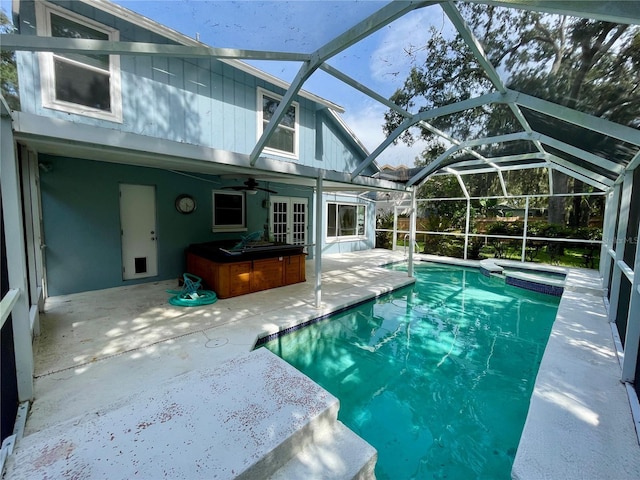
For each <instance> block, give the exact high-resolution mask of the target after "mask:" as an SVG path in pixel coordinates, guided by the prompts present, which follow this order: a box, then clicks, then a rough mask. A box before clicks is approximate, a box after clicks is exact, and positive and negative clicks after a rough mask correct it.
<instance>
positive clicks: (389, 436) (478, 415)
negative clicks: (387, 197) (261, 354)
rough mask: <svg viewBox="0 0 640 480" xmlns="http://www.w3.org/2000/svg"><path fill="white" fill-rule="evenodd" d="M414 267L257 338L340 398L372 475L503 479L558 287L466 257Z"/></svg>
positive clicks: (344, 419) (344, 418)
mask: <svg viewBox="0 0 640 480" xmlns="http://www.w3.org/2000/svg"><path fill="white" fill-rule="evenodd" d="M391 268H394V269H403V268H406V267H404V266H393V267H391ZM414 273H415V276H416V283H415V284H414V285H412V286H410V287H405V288H403V289H400V290H397V291H395V292H392V293H390V294H388V295H385V296H382V297H380V298H378V299H375V300H371V301H368V302H365V303H363V304H360V305H358V306H356V307H354V308H351V309H349V310H347V311H344V312H342V313H339V314H336V315H333V316H331V317H329V318H328V319H326V320H323V321H320V322H318V323H315V324H313V325H310V326H308V327H305V328H302V329H300V330H297V331H295V332H293V333H290V334H288V335H285V336H282V337H280V338H278V339H276V340H273V341H271V342H268V343H266V344H265V346H266V347H267V348H268V349H269V350H271V351H273V352H274V353H276V354H277V355H279V356H280V357H282V358H283V359H285V360H286V361H287V362H289V363H291V364H292V365H294V366H295V367H296V368H298V369H299V370H301V371H302V372H304V373H305V374H307V375H308V376H309V377H311V378H312V379H313V380H315V381H316V382H317V383H319V384H320V385H322V386H323V387H324V388H326V389H327V390H328V391H330V392H331V393H332V394H334V395H335V396H336V397H338V398H339V399H340V412H339V415H338V418H339V419H340V420H341V421H342V422H344V423H345V424H346V425H347V426H348V427H349V428H351V429H352V430H353V431H355V432H356V433H357V434H359V435H360V436H361V437H363V438H364V439H365V440H367V441H368V442H369V443H370V444H372V445H373V446H374V447H375V448H376V449H377V450H378V463H377V466H376V476H377V477H378V478H379V479H394V480H395V479H398V480H399V479H411V478H421V479H422V478H434V479H436V478H438V479H439V478H448V479H465V480H467V479H472V478H484V479H501V478H504V479H508V478H510V472H511V465H512V463H513V459H514V456H515V452H516V449H517V447H518V441H519V439H520V435H521V433H522V428H523V426H524V421H525V418H526V415H527V409H528V405H529V398H530V396H531V392H532V390H533V386H534V382H535V377H536V374H537V371H538V366H539V364H540V360H541V358H542V354H543V352H544V348H545V345H546V343H547V339H548V337H549V333H550V331H551V326H552V324H553V320H554V318H555V315H556V311H557V307H558V303H559V299H558V298H557V297H552V296H548V295H544V294H539V293H534V292H529V291H525V290H522V289H519V288H516V287H512V286H509V285H505V282H504V280H503V279H500V278H488V277H485V276H483V275H482V274H481V273H480V272H479V270H476V269H469V268H462V267H453V266H448V265H443V264H429V263H422V262H421V263H419V264H418V265H416V267H415V272H414Z"/></svg>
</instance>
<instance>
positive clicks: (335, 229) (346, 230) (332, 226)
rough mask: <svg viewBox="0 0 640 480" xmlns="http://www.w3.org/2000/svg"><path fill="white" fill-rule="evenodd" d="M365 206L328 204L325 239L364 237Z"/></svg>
mask: <svg viewBox="0 0 640 480" xmlns="http://www.w3.org/2000/svg"><path fill="white" fill-rule="evenodd" d="M366 217H367V207H366V205H356V204H345V203H328V204H327V237H328V238H329V239H339V238H341V237H363V236H364V235H365V219H366Z"/></svg>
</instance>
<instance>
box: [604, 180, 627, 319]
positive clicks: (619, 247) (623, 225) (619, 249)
mask: <svg viewBox="0 0 640 480" xmlns="http://www.w3.org/2000/svg"><path fill="white" fill-rule="evenodd" d="M632 188H633V172H630V171H627V172H626V173H625V175H624V181H623V182H622V192H621V195H622V201H621V202H620V213H619V215H618V234H617V235H616V238H614V239H613V241H614V242H616V258H615V261H614V266H613V279H612V280H611V295H610V296H609V322H615V321H616V315H617V312H618V301H619V300H620V283H621V281H622V275H623V273H622V270H620V267H619V266H618V262H620V261H623V255H624V242H625V239H626V238H627V226H628V224H629V207H630V205H631V189H632ZM618 239H622V241H621V242H619V241H618Z"/></svg>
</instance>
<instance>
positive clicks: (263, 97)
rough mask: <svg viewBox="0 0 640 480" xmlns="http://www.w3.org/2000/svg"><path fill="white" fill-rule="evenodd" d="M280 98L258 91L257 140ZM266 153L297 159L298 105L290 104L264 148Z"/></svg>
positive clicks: (264, 91)
mask: <svg viewBox="0 0 640 480" xmlns="http://www.w3.org/2000/svg"><path fill="white" fill-rule="evenodd" d="M280 100H282V97H281V96H279V95H276V94H275V93H271V92H267V91H266V90H263V89H261V88H259V89H258V138H260V136H261V135H262V132H263V131H264V129H265V127H266V126H267V125H268V124H269V122H270V121H271V118H272V117H273V114H274V113H275V111H276V109H277V108H278V105H280ZM265 151H266V152H271V153H274V154H277V155H282V156H284V157H289V158H298V104H297V103H296V102H292V103H291V105H289V108H287V111H286V112H285V114H284V116H283V117H282V119H281V120H280V123H279V124H278V126H277V127H276V129H275V131H274V132H273V135H272V136H271V138H270V139H269V142H267V145H266V146H265Z"/></svg>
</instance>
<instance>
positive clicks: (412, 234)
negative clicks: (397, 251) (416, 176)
mask: <svg viewBox="0 0 640 480" xmlns="http://www.w3.org/2000/svg"><path fill="white" fill-rule="evenodd" d="M417 191H418V187H413V188H412V189H411V218H410V223H409V265H408V266H407V273H408V274H409V276H410V277H413V246H414V245H415V244H416V219H417V216H418V213H417V212H418V205H417V199H416V192H417Z"/></svg>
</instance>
